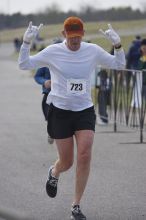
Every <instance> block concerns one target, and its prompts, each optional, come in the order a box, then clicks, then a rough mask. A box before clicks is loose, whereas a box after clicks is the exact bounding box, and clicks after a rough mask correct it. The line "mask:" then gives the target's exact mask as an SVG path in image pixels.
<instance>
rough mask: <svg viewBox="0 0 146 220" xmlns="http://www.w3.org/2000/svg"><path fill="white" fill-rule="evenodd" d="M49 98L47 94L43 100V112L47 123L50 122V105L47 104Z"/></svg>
mask: <svg viewBox="0 0 146 220" xmlns="http://www.w3.org/2000/svg"><path fill="white" fill-rule="evenodd" d="M47 96H48V94H46V93H45V94H44V95H43V99H42V111H43V114H44V117H45V120H46V121H47V120H48V110H49V105H48V104H47V103H46V100H47Z"/></svg>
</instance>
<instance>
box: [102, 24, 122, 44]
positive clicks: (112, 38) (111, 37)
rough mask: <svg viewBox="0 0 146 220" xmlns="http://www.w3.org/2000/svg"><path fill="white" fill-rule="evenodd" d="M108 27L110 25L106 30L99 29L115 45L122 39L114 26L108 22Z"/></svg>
mask: <svg viewBox="0 0 146 220" xmlns="http://www.w3.org/2000/svg"><path fill="white" fill-rule="evenodd" d="M108 27H109V29H108V30H106V31H103V30H102V29H99V31H100V33H102V34H103V35H104V36H105V37H106V38H107V39H108V40H110V41H111V42H112V44H113V45H116V44H120V43H121V39H120V37H119V35H118V34H117V33H116V32H115V31H114V29H113V28H112V25H111V24H108Z"/></svg>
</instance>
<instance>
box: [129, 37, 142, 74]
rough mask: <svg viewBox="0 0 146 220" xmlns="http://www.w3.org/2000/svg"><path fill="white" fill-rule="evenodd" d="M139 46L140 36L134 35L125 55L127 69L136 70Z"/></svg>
mask: <svg viewBox="0 0 146 220" xmlns="http://www.w3.org/2000/svg"><path fill="white" fill-rule="evenodd" d="M140 46H141V37H140V36H136V38H135V40H133V42H132V44H131V46H130V47H129V50H128V53H127V55H126V59H127V64H126V68H127V69H132V70H136V69H137V67H138V60H139V58H140Z"/></svg>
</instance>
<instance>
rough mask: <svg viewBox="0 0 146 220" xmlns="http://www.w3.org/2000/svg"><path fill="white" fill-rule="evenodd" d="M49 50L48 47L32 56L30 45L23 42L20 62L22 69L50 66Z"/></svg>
mask: <svg viewBox="0 0 146 220" xmlns="http://www.w3.org/2000/svg"><path fill="white" fill-rule="evenodd" d="M48 60H49V52H48V47H47V48H45V49H44V50H42V51H40V52H39V53H37V54H36V55H34V56H30V45H29V44H26V43H23V44H22V46H21V48H20V53H19V58H18V64H19V68H20V69H22V70H31V69H37V68H41V67H44V66H48Z"/></svg>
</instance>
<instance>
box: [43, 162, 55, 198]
mask: <svg viewBox="0 0 146 220" xmlns="http://www.w3.org/2000/svg"><path fill="white" fill-rule="evenodd" d="M52 169H53V166H51V167H50V168H49V175H48V179H47V182H46V192H47V194H48V196H49V197H51V198H54V197H55V196H56V194H57V183H58V178H56V177H54V176H52Z"/></svg>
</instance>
